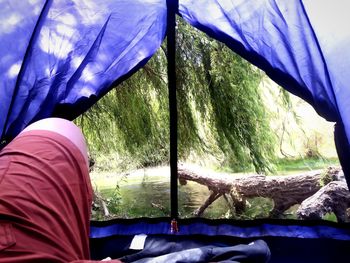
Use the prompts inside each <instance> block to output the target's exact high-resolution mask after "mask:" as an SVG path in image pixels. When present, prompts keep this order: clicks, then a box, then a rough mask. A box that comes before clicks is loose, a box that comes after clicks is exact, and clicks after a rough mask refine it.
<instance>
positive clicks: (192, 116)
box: [76, 20, 277, 172]
mask: <svg viewBox="0 0 350 263" xmlns="http://www.w3.org/2000/svg"><path fill="white" fill-rule="evenodd" d="M166 63H167V62H166V46H165V45H163V46H162V48H161V49H159V50H158V52H157V53H156V54H155V55H154V56H153V57H152V59H151V60H150V61H149V62H148V63H147V65H145V66H144V67H143V68H142V69H141V70H139V71H138V72H136V73H135V74H134V75H133V76H132V77H130V78H129V79H128V80H126V81H124V82H123V83H122V84H120V85H118V86H117V87H115V88H114V89H113V90H112V91H111V92H109V93H108V94H107V95H106V96H105V97H103V98H102V99H101V100H100V101H99V102H98V103H96V105H94V106H93V107H92V108H91V109H90V110H89V111H88V112H86V113H85V114H83V115H82V116H81V117H79V118H78V119H77V120H76V123H77V124H78V125H80V126H81V127H82V129H83V132H84V133H85V135H86V137H87V140H88V144H89V146H90V149H91V152H92V154H95V155H96V154H98V155H108V156H109V157H108V158H114V159H115V160H116V163H118V165H119V166H120V167H124V166H125V168H126V169H127V168H130V167H133V166H134V167H144V166H153V165H159V164H163V163H168V159H169V115H168V91H167V77H166V76H167V75H166ZM176 65H177V83H176V84H177V96H178V116H179V121H178V127H179V131H178V133H179V141H178V144H179V159H180V160H187V159H188V158H192V159H193V158H195V159H200V158H203V156H206V157H208V156H210V157H211V158H212V159H214V160H215V162H216V163H217V164H219V165H220V166H225V167H229V168H230V169H232V170H234V171H242V170H250V169H252V168H253V169H254V170H255V171H257V172H268V171H271V170H272V166H271V163H272V160H273V159H274V157H275V146H276V142H277V140H276V138H275V135H274V134H273V132H272V131H271V129H270V127H269V114H268V111H267V110H266V108H265V106H264V103H263V100H262V99H261V95H260V92H259V88H258V87H259V83H260V81H261V79H262V76H263V75H262V73H261V72H260V71H259V70H257V69H256V68H254V67H253V66H252V65H251V64H249V63H248V62H246V61H244V60H243V59H242V58H240V57H239V56H238V55H236V54H235V53H233V52H232V51H231V50H229V49H228V48H227V47H225V46H224V45H223V44H222V43H219V42H217V41H215V40H212V39H210V38H209V37H207V36H206V35H205V34H203V33H201V32H199V31H197V30H196V29H194V28H193V27H191V26H189V25H187V24H185V23H184V22H182V21H180V20H179V21H178V30H177V54H176ZM193 156H194V157H193ZM121 169H122V168H121Z"/></svg>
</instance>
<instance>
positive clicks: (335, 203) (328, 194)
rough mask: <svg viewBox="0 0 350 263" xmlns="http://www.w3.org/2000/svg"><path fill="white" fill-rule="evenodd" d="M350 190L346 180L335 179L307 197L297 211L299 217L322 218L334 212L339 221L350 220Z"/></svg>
mask: <svg viewBox="0 0 350 263" xmlns="http://www.w3.org/2000/svg"><path fill="white" fill-rule="evenodd" d="M349 207H350V192H349V189H348V187H347V185H346V183H345V182H341V181H334V182H330V183H328V184H327V185H326V186H324V187H322V188H321V189H320V190H319V191H318V192H317V193H315V194H314V195H312V196H311V197H309V198H307V199H305V200H304V201H303V202H302V203H301V205H300V207H299V208H298V211H297V216H298V218H299V219H312V220H314V219H322V218H323V217H324V216H325V215H326V214H328V213H334V214H335V216H336V217H337V220H338V222H349V219H350V218H349V215H348V214H347V209H348V208H349Z"/></svg>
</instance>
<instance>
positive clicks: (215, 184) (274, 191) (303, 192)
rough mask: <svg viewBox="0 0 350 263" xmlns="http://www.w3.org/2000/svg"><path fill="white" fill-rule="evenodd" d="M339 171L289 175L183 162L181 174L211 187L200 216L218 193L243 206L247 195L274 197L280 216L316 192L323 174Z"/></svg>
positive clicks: (275, 213) (333, 174) (274, 212)
mask: <svg viewBox="0 0 350 263" xmlns="http://www.w3.org/2000/svg"><path fill="white" fill-rule="evenodd" d="M338 172H339V169H329V170H328V171H326V176H325V174H323V173H322V171H321V170H319V171H312V172H307V173H303V174H298V175H288V176H265V175H259V174H244V175H229V174H222V173H216V172H212V171H211V172H209V173H208V172H206V171H204V170H203V169H200V168H198V167H194V166H187V165H180V166H179V169H178V177H179V180H180V181H181V183H182V184H184V183H185V181H186V180H190V181H194V182H197V183H199V184H202V185H205V186H207V187H208V189H209V190H210V191H211V195H210V197H209V198H208V199H207V201H206V202H205V204H203V205H202V207H200V208H199V209H197V211H196V212H195V213H194V215H196V216H200V215H201V214H202V213H203V212H204V210H205V209H206V208H207V207H208V206H209V205H210V204H211V203H212V202H214V201H215V200H216V199H217V198H218V197H220V196H223V195H225V196H226V198H228V197H231V198H230V199H231V200H232V202H233V205H234V206H238V205H240V206H242V203H244V202H245V199H246V198H253V197H265V198H270V199H272V200H273V202H274V208H273V210H272V211H271V214H270V216H271V217H278V216H280V215H281V214H282V213H283V212H284V211H285V210H287V209H288V208H290V207H291V206H293V205H295V204H300V203H301V202H302V201H304V200H305V199H306V198H308V197H310V196H312V195H313V194H315V193H316V192H317V191H318V190H319V189H320V188H321V186H322V179H323V178H327V180H329V179H330V180H334V178H335V177H336V175H337V173H338ZM214 197H215V198H214ZM226 200H227V199H226ZM243 207H244V206H243ZM236 211H237V209H236Z"/></svg>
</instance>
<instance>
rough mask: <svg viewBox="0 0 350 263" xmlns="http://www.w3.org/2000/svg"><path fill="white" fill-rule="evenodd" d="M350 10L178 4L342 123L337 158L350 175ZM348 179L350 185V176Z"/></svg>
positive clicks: (295, 4)
mask: <svg viewBox="0 0 350 263" xmlns="http://www.w3.org/2000/svg"><path fill="white" fill-rule="evenodd" d="M349 8H350V3H348V2H346V1H342V0H336V1H326V0H320V1H312V0H303V1H301V0H292V1H283V0H281V1H280V0H238V1H227V0H215V1H213V0H203V1H192V0H181V1H180V2H179V12H180V14H181V15H182V17H183V18H184V19H185V20H186V21H188V22H189V23H190V24H192V25H193V26H195V27H197V28H199V29H200V30H203V31H204V32H206V33H207V34H209V35H210V36H212V37H213V38H216V39H218V40H220V41H222V42H224V43H225V44H227V46H229V47H230V48H231V49H232V50H234V51H235V52H236V53H238V54H239V55H241V56H242V57H244V58H245V59H247V60H248V61H250V62H251V63H252V64H254V65H256V66H257V67H259V68H261V69H262V70H264V71H265V72H266V73H267V75H269V77H270V78H271V79H273V80H274V81H275V82H277V83H278V84H280V85H281V86H282V87H284V88H285V89H287V90H288V91H290V92H292V93H293V94H295V95H298V96H299V97H301V98H302V99H304V100H306V101H307V102H309V103H310V104H311V105H312V106H313V107H314V108H315V110H316V111H317V112H318V114H319V115H321V116H322V117H324V118H325V119H327V120H328V121H333V122H337V125H338V129H337V134H336V135H337V136H338V137H340V138H337V141H340V143H337V148H338V154H339V155H341V156H339V157H340V161H341V163H342V166H343V170H344V172H345V173H346V174H349V172H350V170H349V167H348V166H349V164H348V163H349V162H348V160H346V158H349V156H350V152H349V151H350V148H349V143H348V142H349V138H350V104H349V102H348V101H349V98H350V74H348V69H349V68H350V31H349V30H347V29H346V25H349V24H350V16H349V15H348V13H347V10H349ZM204 14H205V15H204ZM339 147H341V149H339ZM347 180H348V184H349V185H350V180H349V176H347Z"/></svg>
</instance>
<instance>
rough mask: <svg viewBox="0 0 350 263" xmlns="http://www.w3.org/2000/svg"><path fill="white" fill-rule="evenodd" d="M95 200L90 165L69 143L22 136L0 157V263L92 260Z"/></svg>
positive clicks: (39, 134)
mask: <svg viewBox="0 0 350 263" xmlns="http://www.w3.org/2000/svg"><path fill="white" fill-rule="evenodd" d="M91 200H92V189H91V183H90V179H89V174H88V170H87V166H86V164H85V160H84V158H83V156H82V154H81V152H80V151H79V149H78V148H76V146H75V145H74V144H73V143H72V142H71V141H70V140H68V139H67V138H66V137H64V136H62V135H59V134H57V133H54V132H49V131H38V130H35V131H29V132H24V133H23V134H20V135H19V136H18V137H17V138H16V139H15V140H14V141H12V142H11V143H10V144H9V145H8V146H7V147H5V148H4V149H3V150H2V151H1V152H0V263H2V262H6V263H11V262H70V261H78V262H79V260H88V259H89V258H90V257H89V238H88V236H89V219H90V211H91V210H90V209H91ZM81 262H84V261H81ZM85 262H89V261H85ZM112 262H113V261H112Z"/></svg>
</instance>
